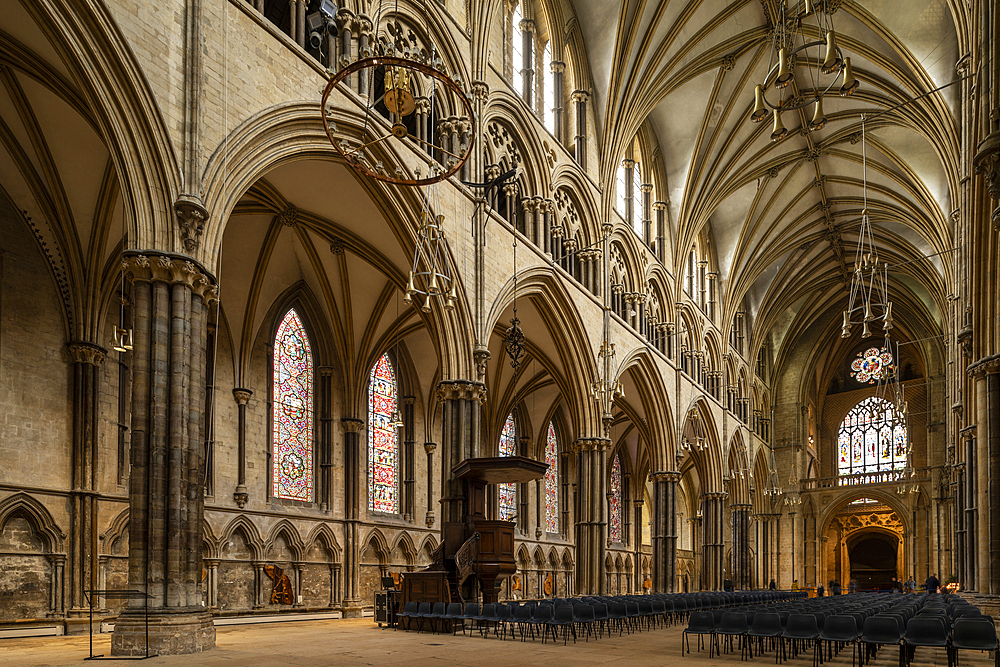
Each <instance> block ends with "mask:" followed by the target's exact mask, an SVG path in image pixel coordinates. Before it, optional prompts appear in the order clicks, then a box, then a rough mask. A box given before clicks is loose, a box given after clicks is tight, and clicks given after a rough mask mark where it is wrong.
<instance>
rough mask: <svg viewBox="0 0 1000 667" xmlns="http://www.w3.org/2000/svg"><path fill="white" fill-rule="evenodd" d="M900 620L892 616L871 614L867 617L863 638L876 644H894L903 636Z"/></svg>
mask: <svg viewBox="0 0 1000 667" xmlns="http://www.w3.org/2000/svg"><path fill="white" fill-rule="evenodd" d="M902 634H903V633H902V632H901V631H900V628H899V622H898V621H897V620H896V619H895V618H893V617H892V616H878V615H875V616H870V617H869V618H866V619H865V627H864V630H863V632H862V633H861V638H862V639H863V640H865V641H868V642H871V643H875V644H893V643H896V642H898V641H899V640H900V639H901V638H902Z"/></svg>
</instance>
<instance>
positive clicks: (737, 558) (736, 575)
mask: <svg viewBox="0 0 1000 667" xmlns="http://www.w3.org/2000/svg"><path fill="white" fill-rule="evenodd" d="M729 509H730V510H731V511H732V521H733V524H732V525H733V585H734V586H735V587H736V588H738V589H740V590H749V589H750V587H751V580H752V577H751V572H750V510H751V509H752V508H751V506H750V505H731V506H730V508H729Z"/></svg>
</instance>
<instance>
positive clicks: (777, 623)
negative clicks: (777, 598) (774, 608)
mask: <svg viewBox="0 0 1000 667" xmlns="http://www.w3.org/2000/svg"><path fill="white" fill-rule="evenodd" d="M753 631H754V632H755V633H757V634H774V633H778V634H780V633H781V617H780V616H778V615H777V614H775V613H773V612H764V611H759V612H757V613H756V614H754V617H753Z"/></svg>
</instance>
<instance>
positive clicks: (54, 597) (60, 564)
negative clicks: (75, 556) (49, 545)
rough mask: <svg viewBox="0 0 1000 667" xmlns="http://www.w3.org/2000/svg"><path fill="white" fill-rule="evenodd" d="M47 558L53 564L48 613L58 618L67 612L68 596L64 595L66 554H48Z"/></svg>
mask: <svg viewBox="0 0 1000 667" xmlns="http://www.w3.org/2000/svg"><path fill="white" fill-rule="evenodd" d="M46 558H47V559H48V561H49V564H50V565H51V566H52V588H51V589H50V591H49V614H48V615H49V616H51V617H56V618H57V617H61V616H63V615H64V614H65V613H66V598H65V596H64V591H65V590H66V587H65V585H64V584H65V576H64V573H65V571H66V556H65V555H64V554H47V555H46Z"/></svg>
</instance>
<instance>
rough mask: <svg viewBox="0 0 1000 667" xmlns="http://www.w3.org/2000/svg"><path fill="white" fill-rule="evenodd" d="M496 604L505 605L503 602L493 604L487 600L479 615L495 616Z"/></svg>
mask: <svg viewBox="0 0 1000 667" xmlns="http://www.w3.org/2000/svg"><path fill="white" fill-rule="evenodd" d="M498 606H500V607H506V606H507V605H505V604H504V605H496V604H494V603H492V602H487V603H486V604H484V605H483V613H482V614H481V616H483V617H485V618H493V617H495V616H496V615H497V607H498Z"/></svg>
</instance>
